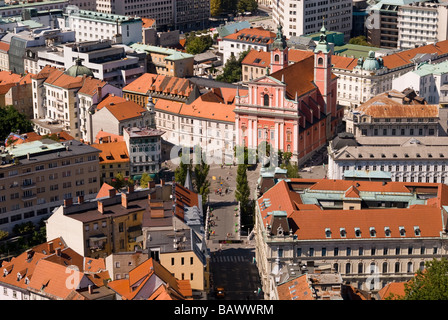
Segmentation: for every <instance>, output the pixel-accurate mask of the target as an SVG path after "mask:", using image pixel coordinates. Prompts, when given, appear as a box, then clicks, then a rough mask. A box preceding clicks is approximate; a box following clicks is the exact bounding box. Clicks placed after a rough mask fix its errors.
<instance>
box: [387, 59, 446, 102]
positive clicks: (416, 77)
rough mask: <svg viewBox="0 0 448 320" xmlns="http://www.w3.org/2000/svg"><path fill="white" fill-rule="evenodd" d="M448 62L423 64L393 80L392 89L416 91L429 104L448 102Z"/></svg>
mask: <svg viewBox="0 0 448 320" xmlns="http://www.w3.org/2000/svg"><path fill="white" fill-rule="evenodd" d="M447 84H448V61H444V62H441V63H434V64H429V63H422V64H419V65H417V66H416V67H415V69H414V70H412V71H409V72H407V73H405V74H403V75H401V76H399V77H397V78H395V79H393V80H392V88H393V89H396V90H399V91H402V90H404V89H406V88H411V89H414V90H415V91H416V92H417V93H418V94H419V96H421V97H423V98H425V100H426V101H428V103H431V104H438V103H439V102H446V101H447V100H448V96H447V94H448V90H447V89H448V88H447Z"/></svg>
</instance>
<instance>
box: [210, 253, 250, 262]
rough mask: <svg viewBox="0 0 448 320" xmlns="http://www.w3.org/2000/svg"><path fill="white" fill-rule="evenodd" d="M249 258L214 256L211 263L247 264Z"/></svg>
mask: <svg viewBox="0 0 448 320" xmlns="http://www.w3.org/2000/svg"><path fill="white" fill-rule="evenodd" d="M250 259H251V258H250V257H243V256H236V255H232V256H229V255H215V256H212V258H211V262H219V263H223V262H249V261H251V260H250Z"/></svg>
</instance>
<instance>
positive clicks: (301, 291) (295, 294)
mask: <svg viewBox="0 0 448 320" xmlns="http://www.w3.org/2000/svg"><path fill="white" fill-rule="evenodd" d="M277 292H278V299H279V300H314V298H313V292H312V291H311V288H310V285H309V284H308V280H307V278H306V274H304V275H301V276H300V277H297V278H295V279H292V280H289V281H287V282H285V283H282V284H281V285H279V286H278V287H277Z"/></svg>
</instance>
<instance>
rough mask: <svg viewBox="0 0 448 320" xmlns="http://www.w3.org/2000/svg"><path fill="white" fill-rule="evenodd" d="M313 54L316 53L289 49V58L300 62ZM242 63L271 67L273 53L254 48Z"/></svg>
mask: <svg viewBox="0 0 448 320" xmlns="http://www.w3.org/2000/svg"><path fill="white" fill-rule="evenodd" d="M313 55H314V53H313V52H312V51H307V50H298V49H289V50H288V60H289V61H292V62H299V61H302V60H304V59H306V58H309V57H311V56H313ZM242 64H243V65H250V66H254V67H264V68H266V67H269V65H270V64H271V53H270V52H266V51H263V50H255V49H252V50H250V51H249V53H248V54H247V55H246V56H245V57H244V59H243V61H242Z"/></svg>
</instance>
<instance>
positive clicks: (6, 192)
mask: <svg viewBox="0 0 448 320" xmlns="http://www.w3.org/2000/svg"><path fill="white" fill-rule="evenodd" d="M98 154H99V150H97V149H95V148H92V147H90V146H88V145H85V144H83V143H81V142H78V141H76V140H71V141H67V142H64V143H60V142H56V141H54V140H51V139H42V140H39V141H33V142H27V143H22V144H19V145H12V146H10V147H6V148H3V149H2V151H1V158H2V165H1V166H0V177H1V179H0V189H1V193H0V212H1V213H0V217H1V218H0V222H1V224H0V228H1V229H2V230H4V231H8V232H11V231H12V228H13V227H14V225H16V224H20V223H23V222H28V221H31V222H33V223H38V222H39V221H40V220H41V219H43V218H47V217H48V216H49V215H50V214H51V213H52V211H53V209H55V208H56V207H58V206H60V205H61V204H62V203H63V201H64V200H66V199H69V198H70V199H71V198H75V197H81V198H82V197H84V198H85V199H88V198H92V197H94V196H95V194H96V193H97V192H98V190H99V183H100V180H99V172H100V171H99V167H98Z"/></svg>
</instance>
